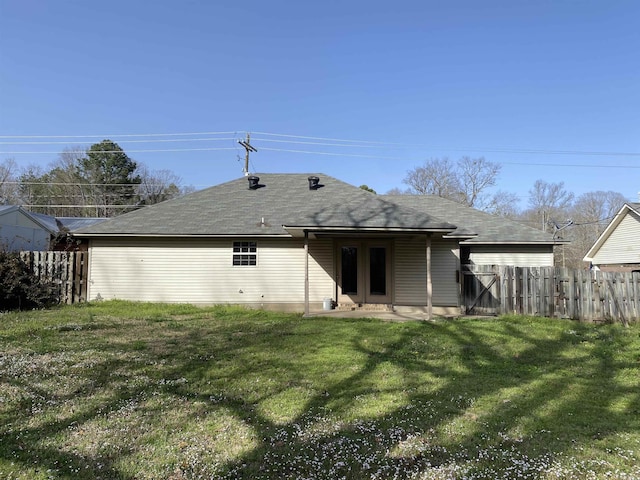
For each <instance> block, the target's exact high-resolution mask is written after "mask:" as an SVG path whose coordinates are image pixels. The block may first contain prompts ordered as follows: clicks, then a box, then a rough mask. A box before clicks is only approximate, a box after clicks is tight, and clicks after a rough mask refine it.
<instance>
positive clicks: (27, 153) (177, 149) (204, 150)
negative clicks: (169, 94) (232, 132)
mask: <svg viewBox="0 0 640 480" xmlns="http://www.w3.org/2000/svg"><path fill="white" fill-rule="evenodd" d="M216 150H237V149H236V148H235V147H216V148H214V147H211V148H167V149H150V150H127V151H126V152H125V153H151V152H212V151H216ZM57 153H62V152H43V151H39V152H33V151H29V152H24V151H18V152H0V155H22V154H25V155H50V154H57ZM99 153H122V150H100V151H99Z"/></svg>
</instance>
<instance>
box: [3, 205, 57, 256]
mask: <svg viewBox="0 0 640 480" xmlns="http://www.w3.org/2000/svg"><path fill="white" fill-rule="evenodd" d="M48 248H49V232H47V231H46V230H44V229H43V228H42V227H41V226H40V225H38V224H37V223H35V222H34V221H33V220H31V219H30V218H29V217H27V216H25V215H24V214H23V213H22V212H20V211H19V210H15V211H12V212H8V213H5V214H3V215H0V249H5V250H7V251H10V252H19V251H22V250H32V251H36V250H47V249H48Z"/></svg>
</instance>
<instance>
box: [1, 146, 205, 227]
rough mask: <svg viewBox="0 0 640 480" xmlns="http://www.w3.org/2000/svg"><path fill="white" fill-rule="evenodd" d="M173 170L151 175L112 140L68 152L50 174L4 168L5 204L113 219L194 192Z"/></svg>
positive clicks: (34, 169)
mask: <svg viewBox="0 0 640 480" xmlns="http://www.w3.org/2000/svg"><path fill="white" fill-rule="evenodd" d="M181 182H182V180H181V178H180V177H179V176H177V175H176V174H175V173H173V172H172V171H170V170H150V169H149V168H148V167H147V166H146V165H144V164H141V163H138V162H136V161H134V160H133V159H131V158H130V157H129V156H128V155H127V154H126V153H125V151H124V150H123V149H122V148H121V147H120V146H119V145H118V144H117V143H115V142H113V141H111V140H108V139H107V140H103V141H102V142H99V143H96V144H93V145H91V147H89V148H88V149H82V148H73V149H67V150H64V151H63V152H62V153H61V154H60V156H59V158H58V159H57V160H56V161H54V162H53V163H52V164H50V165H49V167H48V168H47V169H43V168H42V167H39V166H34V165H30V166H27V167H26V168H23V169H20V168H19V167H18V165H17V164H16V162H15V160H13V159H8V160H5V161H4V162H2V163H0V204H17V205H26V206H29V208H30V210H31V211H33V212H36V213H44V214H47V215H53V216H73V217H113V216H116V215H119V214H122V213H126V212H127V211H131V210H132V209H136V208H139V207H141V206H145V205H152V204H155V203H158V202H162V201H164V200H169V199H171V198H175V197H178V196H180V195H183V194H185V193H188V192H189V191H193V190H194V189H193V187H181V186H180V184H181Z"/></svg>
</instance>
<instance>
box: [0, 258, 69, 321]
mask: <svg viewBox="0 0 640 480" xmlns="http://www.w3.org/2000/svg"><path fill="white" fill-rule="evenodd" d="M58 302H59V295H58V292H57V289H56V287H55V284H54V283H53V282H47V281H42V280H40V279H39V278H38V277H37V276H36V275H34V273H33V272H32V271H31V269H30V268H29V266H28V265H27V264H26V263H25V262H24V261H23V260H22V259H21V258H20V255H19V254H18V253H12V252H2V251H0V311H2V310H16V309H23V308H43V307H48V306H51V305H54V304H56V303H58Z"/></svg>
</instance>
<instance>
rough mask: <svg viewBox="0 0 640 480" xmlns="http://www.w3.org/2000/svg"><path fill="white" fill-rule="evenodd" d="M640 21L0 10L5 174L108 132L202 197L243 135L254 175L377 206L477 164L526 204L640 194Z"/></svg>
mask: <svg viewBox="0 0 640 480" xmlns="http://www.w3.org/2000/svg"><path fill="white" fill-rule="evenodd" d="M639 24H640V2H638V1H636V0H629V1H623V0H607V1H605V0H600V1H591V0H585V1H558V0H555V1H546V0H537V1H518V0H504V1H491V0H485V1H439V2H436V1H428V0H426V1H425V0H423V1H395V2H390V1H387V2H379V1H376V0H369V1H366V2H364V1H348V0H343V1H340V2H337V1H322V2H302V1H277V0H276V1H270V2H264V1H253V0H247V1H243V2H219V1H204V0H202V1H178V0H173V1H165V0H156V1H154V2H143V1H142V0H129V1H126V2H124V1H119V0H113V1H109V2H87V1H85V0H82V1H80V0H78V1H76V0H60V1H55V2H54V1H44V0H0V136H2V137H3V138H0V142H2V144H0V152H3V153H0V161H1V160H5V159H6V158H14V159H15V160H16V161H17V162H18V163H19V164H20V165H27V164H38V165H43V166H46V165H47V164H48V163H49V162H51V161H53V160H55V159H56V157H57V154H56V152H59V151H62V150H63V149H64V148H65V147H74V146H76V145H86V146H88V145H90V144H91V143H95V142H97V141H100V140H102V138H103V137H106V136H109V138H111V139H112V140H114V141H116V142H118V143H119V144H120V145H121V146H122V147H123V148H124V149H125V150H126V151H127V152H128V153H129V155H130V156H131V157H132V158H134V159H135V160H138V161H141V162H144V163H145V164H147V165H148V166H149V167H150V168H151V169H171V170H173V171H174V172H175V173H176V174H178V175H179V176H181V177H182V179H183V183H184V184H191V185H195V186H197V187H203V186H208V185H214V184H217V183H220V182H223V181H227V180H230V179H233V178H237V177H239V176H241V175H242V162H241V161H238V157H239V156H243V155H244V150H243V149H242V148H241V147H240V146H238V145H237V139H238V138H241V137H243V136H244V135H245V133H246V132H251V134H252V143H253V144H254V146H255V147H256V148H257V149H258V153H255V154H252V157H251V169H252V170H253V171H257V172H324V173H326V174H329V175H332V176H335V177H339V178H341V179H343V180H345V181H348V182H350V183H353V184H355V185H360V184H367V185H369V186H370V187H372V188H374V189H376V190H377V191H378V192H381V193H384V192H386V191H387V190H389V189H391V188H394V187H400V188H403V184H402V179H403V178H404V176H405V175H406V172H407V171H408V170H410V169H412V168H414V167H415V166H418V165H421V164H422V163H423V162H424V161H425V160H427V159H429V158H436V157H445V156H446V157H449V158H451V159H454V160H455V159H457V158H459V157H461V156H463V155H468V156H472V157H477V156H484V157H485V158H487V159H488V160H491V161H495V162H499V163H501V164H502V165H503V167H502V172H501V174H500V177H499V179H498V185H497V187H496V188H497V189H502V190H506V191H509V192H513V193H516V194H518V195H519V196H520V198H521V207H524V206H526V201H527V193H528V190H529V189H530V188H531V187H532V185H533V183H534V182H535V180H537V179H542V180H545V181H547V182H560V181H563V182H564V183H565V186H566V188H567V189H568V190H570V191H572V192H574V193H575V194H576V195H579V194H581V193H584V192H588V191H595V190H613V191H617V192H620V193H622V194H623V195H625V196H627V197H628V198H629V199H631V200H637V198H638V192H639V191H640V181H639V178H640V53H639V52H640V28H638V25H639ZM212 132H231V133H228V134H225V133H220V134H218V135H213V134H211V133H212ZM260 132H262V133H260ZM179 133H193V134H199V135H167V136H159V135H157V136H142V135H146V134H179ZM205 133H206V134H205ZM266 134H269V135H266ZM89 135H97V136H96V137H81V136H89ZM127 135H128V136H127ZM134 135H138V136H134ZM289 135H290V136H289ZM17 136H24V137H25V138H17ZM39 136H42V138H36V137H39ZM45 137H48V138H45ZM308 137H316V138H321V139H337V140H354V141H348V142H343V141H334V140H317V139H316V138H308ZM203 139H205V140H203ZM209 139H215V140H209ZM168 140H170V141H168ZM177 140H180V141H177ZM186 140H190V141H186ZM356 140H357V141H358V142H355V141H356ZM26 142H38V143H26ZM294 142H297V143H294ZM369 142H375V143H369ZM145 150H146V151H145ZM148 150H155V151H148ZM159 150H172V151H159ZM292 150H294V151H295V152H293V151H292ZM7 152H17V153H7ZM22 152H39V153H22ZM302 152H305V153H302ZM307 152H313V153H307Z"/></svg>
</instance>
